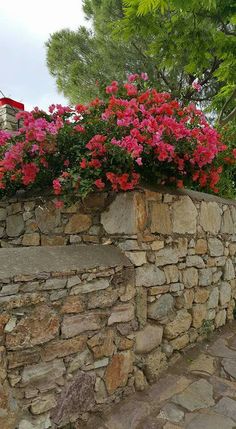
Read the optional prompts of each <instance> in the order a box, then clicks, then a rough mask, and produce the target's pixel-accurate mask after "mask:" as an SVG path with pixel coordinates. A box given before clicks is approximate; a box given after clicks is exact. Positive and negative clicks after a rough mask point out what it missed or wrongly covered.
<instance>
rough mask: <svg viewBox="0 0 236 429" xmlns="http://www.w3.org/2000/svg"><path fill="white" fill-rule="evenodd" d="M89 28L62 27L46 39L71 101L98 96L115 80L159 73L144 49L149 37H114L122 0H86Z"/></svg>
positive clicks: (60, 82) (58, 78)
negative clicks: (144, 72)
mask: <svg viewBox="0 0 236 429" xmlns="http://www.w3.org/2000/svg"><path fill="white" fill-rule="evenodd" d="M83 10H84V13H85V16H86V18H87V20H88V24H89V26H88V28H86V27H84V26H81V27H79V28H78V30H77V31H71V30H69V29H63V30H61V31H59V32H56V33H54V34H52V35H51V36H50V38H49V40H48V41H47V43H46V48H47V65H48V68H49V71H50V73H51V74H52V76H53V77H55V78H56V82H57V87H58V89H59V91H61V92H63V94H64V95H65V96H66V97H68V98H69V100H70V102H71V103H77V102H78V101H80V102H83V101H88V100H89V99H91V97H95V96H99V94H100V93H101V91H102V90H103V89H104V86H105V85H106V84H107V83H109V82H111V81H112V80H124V79H125V78H126V75H127V74H128V73H139V72H142V71H147V72H148V73H149V74H150V76H151V77H152V79H153V80H155V79H156V77H157V72H156V61H155V59H152V58H150V57H148V56H146V55H145V54H144V53H145V51H146V50H147V47H148V43H149V42H150V40H148V39H151V38H149V37H146V38H143V37H140V36H134V37H132V38H131V40H125V39H123V38H121V37H119V38H114V37H113V30H114V23H115V22H117V21H118V20H119V19H121V18H122V17H123V11H122V0H84V2H83Z"/></svg>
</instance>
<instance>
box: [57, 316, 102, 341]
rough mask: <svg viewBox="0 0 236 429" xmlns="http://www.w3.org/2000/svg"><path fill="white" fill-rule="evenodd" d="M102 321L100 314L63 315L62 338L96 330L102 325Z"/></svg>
mask: <svg viewBox="0 0 236 429" xmlns="http://www.w3.org/2000/svg"><path fill="white" fill-rule="evenodd" d="M103 324H104V323H103V321H102V317H101V315H100V314H96V313H87V314H82V315H81V314H78V315H73V316H69V315H68V316H67V315H65V316H64V319H63V321H62V326H61V332H62V336H63V338H71V337H75V336H76V335H79V334H81V333H83V332H86V331H96V330H97V329H101V328H102V327H103Z"/></svg>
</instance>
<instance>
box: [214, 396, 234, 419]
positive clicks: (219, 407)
mask: <svg viewBox="0 0 236 429" xmlns="http://www.w3.org/2000/svg"><path fill="white" fill-rule="evenodd" d="M214 411H215V412H216V413H217V414H223V415H224V416H227V417H229V418H231V419H233V420H234V421H236V401H234V400H233V399H231V398H227V397H226V398H221V399H220V400H219V402H218V403H217V404H216V405H215V407H214Z"/></svg>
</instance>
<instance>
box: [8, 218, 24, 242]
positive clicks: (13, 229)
mask: <svg viewBox="0 0 236 429" xmlns="http://www.w3.org/2000/svg"><path fill="white" fill-rule="evenodd" d="M24 229H25V224H24V220H23V216H22V215H21V214H14V215H11V216H8V217H7V220H6V233H7V235H8V236H9V237H19V235H21V234H22V233H23V232H24Z"/></svg>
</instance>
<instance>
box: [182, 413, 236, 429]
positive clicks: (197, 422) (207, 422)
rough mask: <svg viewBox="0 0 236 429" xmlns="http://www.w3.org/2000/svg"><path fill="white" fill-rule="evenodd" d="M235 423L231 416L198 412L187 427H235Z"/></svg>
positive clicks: (231, 428) (213, 428) (230, 428)
mask: <svg viewBox="0 0 236 429" xmlns="http://www.w3.org/2000/svg"><path fill="white" fill-rule="evenodd" d="M234 427H235V423H234V422H233V420H231V419H230V418H229V417H225V416H221V415H219V414H196V416H195V417H194V418H193V420H191V422H190V423H189V424H188V425H187V426H186V429H203V428H204V429H216V428H217V429H218V428H222V429H223V428H224V429H234Z"/></svg>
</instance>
